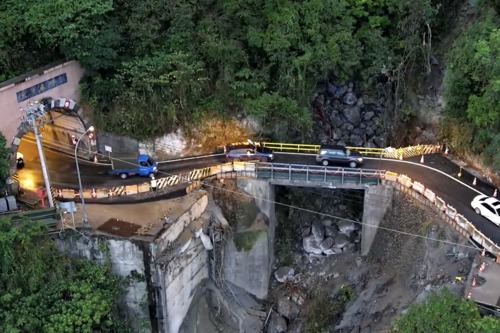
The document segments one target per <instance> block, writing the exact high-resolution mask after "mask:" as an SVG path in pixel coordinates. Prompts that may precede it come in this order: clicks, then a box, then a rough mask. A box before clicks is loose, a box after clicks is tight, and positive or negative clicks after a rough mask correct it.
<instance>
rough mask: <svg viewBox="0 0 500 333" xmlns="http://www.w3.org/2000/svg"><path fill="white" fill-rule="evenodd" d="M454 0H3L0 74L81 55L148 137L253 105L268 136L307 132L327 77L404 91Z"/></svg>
mask: <svg viewBox="0 0 500 333" xmlns="http://www.w3.org/2000/svg"><path fill="white" fill-rule="evenodd" d="M449 2H450V3H453V1H445V2H442V1H439V2H438V1H436V0H366V1H352V0H300V1H299V0H290V1H282V0H246V1H236V0H204V1H177V2H172V1H166V0H152V1H146V2H145V1H141V0H127V1H123V0H114V1H113V0H82V1H75V0H69V2H68V1H65V2H64V3H63V2H60V1H45V2H40V1H33V0H31V1H17V0H5V1H2V2H1V3H0V30H1V31H2V32H3V33H2V36H0V73H4V74H3V76H2V77H0V80H3V79H7V78H9V77H12V76H13V75H18V74H21V73H24V72H26V70H29V69H33V68H36V67H39V66H41V65H45V64H47V63H50V62H51V61H54V60H60V59H76V60H78V61H80V62H81V64H82V65H83V66H84V68H85V69H86V71H87V73H86V74H87V75H86V77H85V78H84V80H83V82H82V91H83V95H84V99H85V102H87V103H89V104H90V105H92V106H93V107H94V110H95V115H96V119H97V121H98V125H99V126H100V127H101V128H106V129H107V130H108V131H113V132H116V133H118V134H127V135H132V136H135V137H138V138H144V137H151V136H154V135H158V134H163V133H164V132H166V131H168V130H170V129H172V128H174V127H177V126H180V125H184V126H185V127H186V128H189V126H188V125H190V124H193V123H195V122H199V121H202V120H203V119H204V118H205V117H207V116H213V115H221V116H226V117H227V115H236V114H241V113H247V114H251V115H253V116H255V117H256V118H258V119H260V120H261V121H262V122H263V123H264V124H265V125H266V126H267V128H266V129H265V130H266V132H267V133H266V134H269V136H273V135H276V136H277V137H280V138H282V137H285V136H289V137H290V136H293V137H294V138H296V139H300V138H301V137H302V136H304V135H306V134H307V133H308V132H309V131H310V130H311V124H312V121H311V113H310V111H309V102H310V98H311V96H312V94H313V91H314V88H315V86H316V84H317V83H318V82H319V81H321V80H323V79H326V78H330V77H334V78H335V79H337V80H340V81H344V82H345V81H347V80H356V81H357V82H359V83H360V84H361V86H362V88H363V89H367V88H370V87H373V83H374V82H375V81H377V80H380V79H382V80H383V81H385V82H389V83H390V85H392V84H393V85H394V90H395V91H396V94H398V92H400V91H401V90H402V86H403V84H402V83H403V81H404V78H405V76H407V75H408V74H409V73H410V71H411V70H414V69H417V70H419V71H421V72H425V68H426V67H425V66H426V64H428V58H429V50H430V44H428V43H427V44H425V45H422V36H423V35H424V38H429V36H430V34H429V31H430V29H433V28H434V22H436V24H440V23H439V22H440V21H439V20H438V19H439V18H441V17H443V16H446V15H447V14H448V12H446V9H447V5H448V3H449Z"/></svg>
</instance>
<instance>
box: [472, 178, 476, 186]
mask: <svg viewBox="0 0 500 333" xmlns="http://www.w3.org/2000/svg"><path fill="white" fill-rule="evenodd" d="M472 185H474V186H476V185H477V179H476V177H474V180H473V181H472Z"/></svg>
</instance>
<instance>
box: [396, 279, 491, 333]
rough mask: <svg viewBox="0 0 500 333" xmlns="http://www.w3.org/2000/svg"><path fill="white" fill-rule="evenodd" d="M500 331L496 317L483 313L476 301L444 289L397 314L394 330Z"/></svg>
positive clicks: (417, 332)
mask: <svg viewBox="0 0 500 333" xmlns="http://www.w3.org/2000/svg"><path fill="white" fill-rule="evenodd" d="M499 331H500V320H499V319H498V318H496V317H491V316H485V317H481V316H480V314H479V311H478V308H477V305H476V304H475V303H474V302H472V301H469V300H465V299H463V298H458V297H456V296H454V295H453V294H452V293H451V292H450V291H449V290H447V289H445V290H444V291H442V292H440V293H432V294H430V295H429V297H428V299H427V300H426V301H425V302H424V303H419V304H413V305H411V306H410V308H409V309H408V312H407V313H406V314H404V315H402V316H400V317H398V318H397V319H396V320H395V321H394V323H393V327H392V330H391V332H392V333H428V332H433V333H457V332H463V333H469V332H470V333H495V332H499Z"/></svg>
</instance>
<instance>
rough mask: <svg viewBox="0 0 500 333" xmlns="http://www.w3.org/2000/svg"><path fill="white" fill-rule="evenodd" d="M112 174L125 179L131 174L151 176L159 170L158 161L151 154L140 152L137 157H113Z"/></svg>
mask: <svg viewBox="0 0 500 333" xmlns="http://www.w3.org/2000/svg"><path fill="white" fill-rule="evenodd" d="M111 165H112V170H111V171H110V173H111V174H114V175H118V176H120V178H122V179H125V178H127V177H129V176H134V175H138V176H142V177H148V176H149V177H150V176H152V175H154V174H156V173H157V172H158V163H157V162H156V161H154V160H153V159H152V158H151V156H149V155H145V154H139V155H137V156H136V157H122V158H117V157H115V158H111Z"/></svg>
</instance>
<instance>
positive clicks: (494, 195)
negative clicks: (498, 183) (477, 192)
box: [493, 189, 497, 198]
mask: <svg viewBox="0 0 500 333" xmlns="http://www.w3.org/2000/svg"><path fill="white" fill-rule="evenodd" d="M496 197H497V189H495V192H493V198H496Z"/></svg>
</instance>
